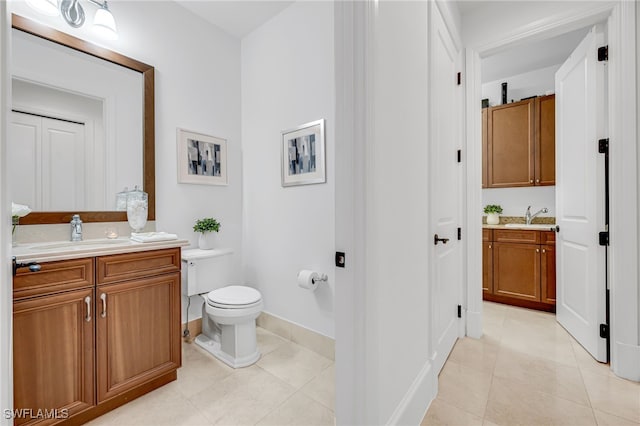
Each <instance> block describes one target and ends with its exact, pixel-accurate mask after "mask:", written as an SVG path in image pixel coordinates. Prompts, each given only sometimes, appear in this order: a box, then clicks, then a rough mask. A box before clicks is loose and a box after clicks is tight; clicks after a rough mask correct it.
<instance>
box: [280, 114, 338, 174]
mask: <svg viewBox="0 0 640 426" xmlns="http://www.w3.org/2000/svg"><path fill="white" fill-rule="evenodd" d="M281 143H282V186H294V185H307V184H313V183H325V182H326V181H327V177H326V172H325V155H324V148H325V141H324V119H323V120H317V121H313V122H311V123H306V124H303V125H302V126H299V127H297V128H295V129H290V130H285V131H283V132H282V142H281Z"/></svg>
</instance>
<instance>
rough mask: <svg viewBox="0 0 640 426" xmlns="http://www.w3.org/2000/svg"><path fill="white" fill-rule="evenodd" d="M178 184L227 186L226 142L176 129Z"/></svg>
mask: <svg viewBox="0 0 640 426" xmlns="http://www.w3.org/2000/svg"><path fill="white" fill-rule="evenodd" d="M178 182H179V183H196V184H202V185H226V184H227V141H226V140H224V139H221V138H216V137H214V136H208V135H204V134H201V133H196V132H191V131H188V130H184V129H178Z"/></svg>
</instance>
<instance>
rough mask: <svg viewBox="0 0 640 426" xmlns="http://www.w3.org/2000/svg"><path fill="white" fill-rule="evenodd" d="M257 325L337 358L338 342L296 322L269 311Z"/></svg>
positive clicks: (263, 314) (262, 315)
mask: <svg viewBox="0 0 640 426" xmlns="http://www.w3.org/2000/svg"><path fill="white" fill-rule="evenodd" d="M257 325H258V326H259V327H262V328H264V329H265V330H269V331H270V332H272V333H273V334H277V335H278V336H280V337H282V338H284V339H287V340H290V341H292V342H294V343H297V344H299V345H300V346H304V347H305V348H307V349H310V350H312V351H314V352H316V353H318V354H320V355H322V356H324V357H325V358H329V359H332V360H335V352H336V344H335V340H334V339H332V338H331V337H328V336H325V335H323V334H320V333H317V332H315V331H312V330H309V329H308V328H305V327H302V326H301V325H298V324H296V323H293V322H290V321H287V320H285V319H282V318H280V317H277V316H275V315H272V314H269V313H267V312H262V313H261V314H260V316H259V317H258V319H257Z"/></svg>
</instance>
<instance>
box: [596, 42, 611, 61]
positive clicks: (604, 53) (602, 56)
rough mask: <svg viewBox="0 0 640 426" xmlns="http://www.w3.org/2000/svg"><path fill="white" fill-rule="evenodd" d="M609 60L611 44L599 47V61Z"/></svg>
mask: <svg viewBox="0 0 640 426" xmlns="http://www.w3.org/2000/svg"><path fill="white" fill-rule="evenodd" d="M608 60H609V46H608V45H607V46H602V47H598V62H603V61H608Z"/></svg>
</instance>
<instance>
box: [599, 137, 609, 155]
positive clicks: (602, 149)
mask: <svg viewBox="0 0 640 426" xmlns="http://www.w3.org/2000/svg"><path fill="white" fill-rule="evenodd" d="M598 152H599V153H600V154H608V153H609V138H606V139H599V140H598Z"/></svg>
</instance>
